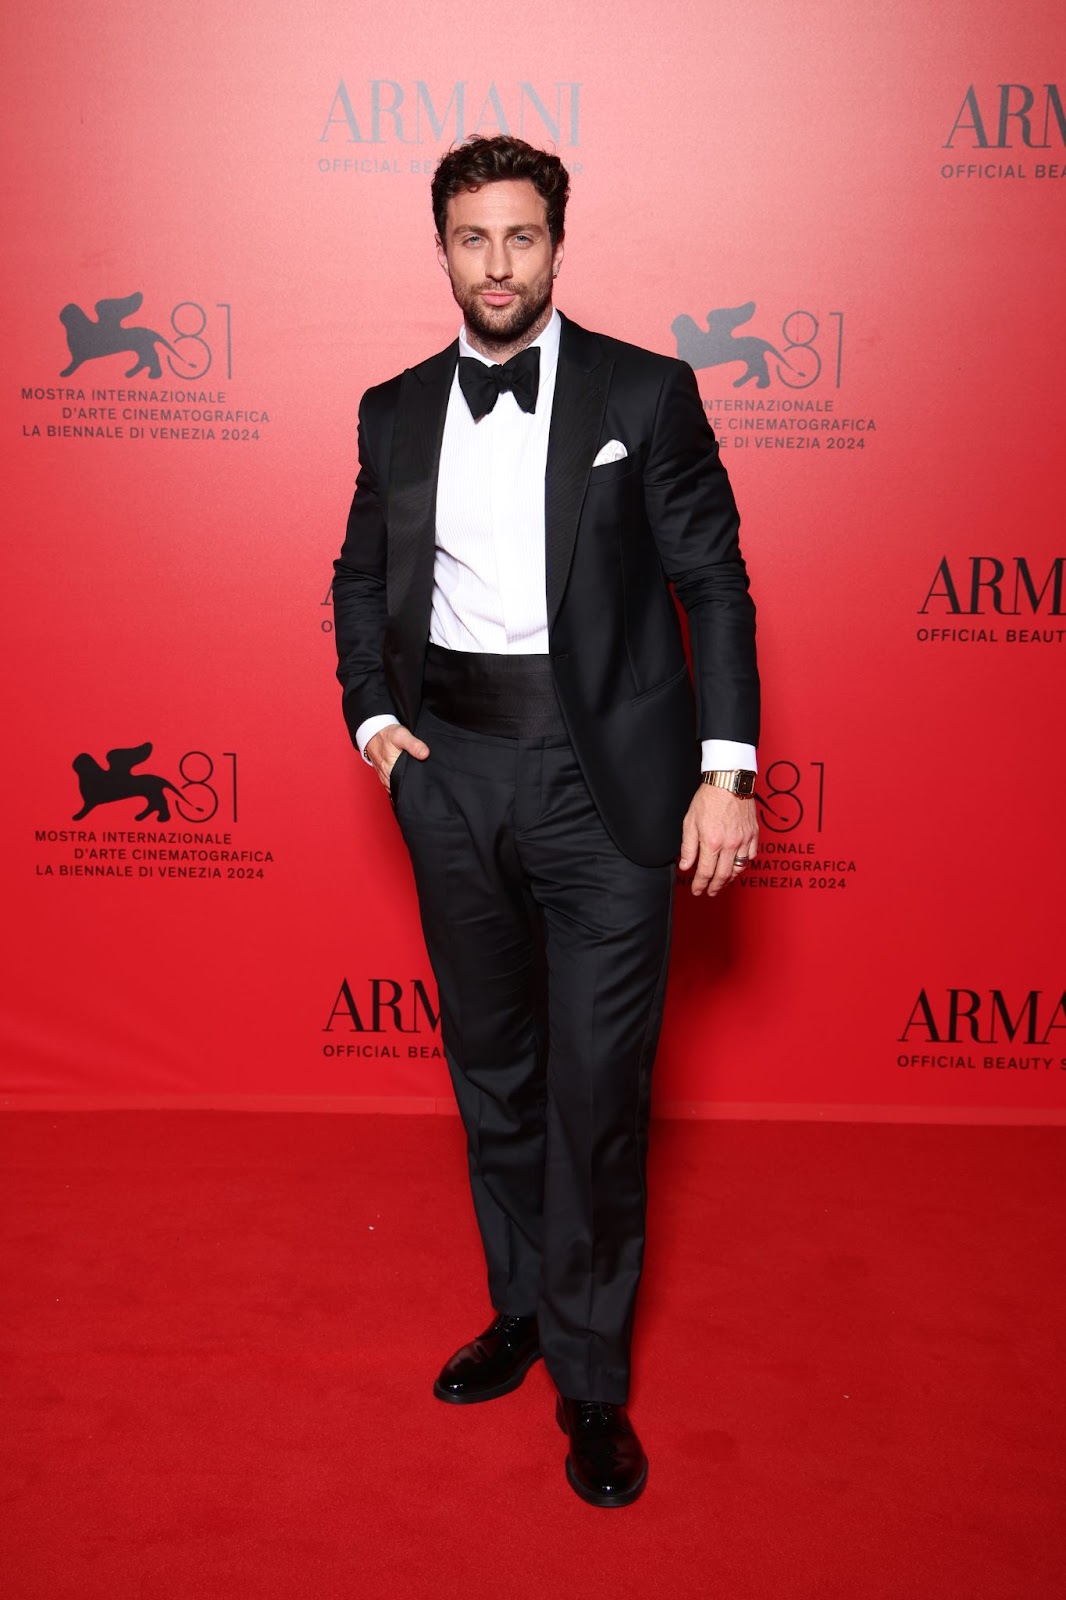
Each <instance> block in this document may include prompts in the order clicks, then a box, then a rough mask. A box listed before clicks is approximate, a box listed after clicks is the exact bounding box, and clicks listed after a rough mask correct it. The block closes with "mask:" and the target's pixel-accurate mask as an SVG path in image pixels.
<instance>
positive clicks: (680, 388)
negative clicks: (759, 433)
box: [644, 361, 759, 745]
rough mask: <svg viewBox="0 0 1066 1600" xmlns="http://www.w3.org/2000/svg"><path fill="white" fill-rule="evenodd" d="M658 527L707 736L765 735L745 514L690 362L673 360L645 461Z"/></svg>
mask: <svg viewBox="0 0 1066 1600" xmlns="http://www.w3.org/2000/svg"><path fill="white" fill-rule="evenodd" d="M644 503H645V507H646V510H647V515H648V521H649V523H650V526H651V530H652V536H653V538H654V540H655V543H656V547H657V549H658V552H659V559H660V561H661V562H662V564H663V570H664V571H665V572H666V575H667V577H668V578H669V580H670V582H671V584H672V585H673V588H674V592H675V593H676V595H677V597H678V599H679V601H680V602H681V605H682V606H683V608H684V610H685V613H686V615H687V617H688V623H689V638H690V642H691V646H692V671H693V677H694V679H695V685H696V727H697V735H698V737H699V738H700V739H711V738H715V739H732V740H736V741H737V742H739V743H743V744H751V745H756V744H758V742H759V673H758V667H757V665H756V656H755V605H754V603H753V601H752V599H751V596H750V594H749V593H748V574H747V569H746V567H745V565H744V558H743V557H742V555H741V553H740V541H739V529H740V517H739V515H738V512H737V507H736V501H735V500H734V499H733V491H732V489H731V487H730V484H729V478H728V476H727V474H726V470H725V467H724V466H723V465H722V461H721V457H720V454H719V450H718V445H717V443H716V441H715V437H714V434H713V432H712V431H711V427H710V424H709V423H708V421H707V418H706V416H705V414H704V410H703V402H702V400H701V399H700V393H699V389H698V387H697V385H696V379H695V376H694V374H693V372H692V369H691V367H689V366H687V365H686V364H685V363H684V362H682V361H676V362H672V363H671V365H670V370H669V372H668V374H667V376H666V378H665V379H664V382H663V385H662V388H661V390H660V393H659V399H658V405H657V408H656V414H655V421H654V424H653V427H652V437H651V443H650V447H649V450H648V456H647V459H646V461H645V467H644Z"/></svg>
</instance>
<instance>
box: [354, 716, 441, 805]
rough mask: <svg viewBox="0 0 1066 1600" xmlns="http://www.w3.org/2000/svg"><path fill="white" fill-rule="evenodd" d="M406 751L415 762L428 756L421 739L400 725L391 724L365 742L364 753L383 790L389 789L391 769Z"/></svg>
mask: <svg viewBox="0 0 1066 1600" xmlns="http://www.w3.org/2000/svg"><path fill="white" fill-rule="evenodd" d="M404 750H406V751H407V754H408V755H409V756H414V758H415V760H416V761H425V759H426V757H427V756H428V755H429V745H428V744H426V743H425V742H424V740H422V739H417V738H416V737H415V735H414V734H413V733H412V732H411V730H410V728H405V727H404V726H403V725H402V724H401V723H398V722H397V723H392V724H391V725H390V726H389V727H387V728H380V729H379V730H378V732H377V733H375V735H374V737H373V738H372V739H370V740H368V741H367V746H366V751H365V752H364V753H365V754H366V755H367V757H368V758H369V759H370V761H371V762H372V763H373V765H374V770H375V771H376V772H377V775H378V777H379V778H380V779H381V781H382V783H383V784H384V785H385V788H386V789H387V788H389V776H390V774H391V772H392V769H393V767H394V766H395V765H396V763H397V761H398V760H399V759H400V755H401V754H402V752H403V751H404Z"/></svg>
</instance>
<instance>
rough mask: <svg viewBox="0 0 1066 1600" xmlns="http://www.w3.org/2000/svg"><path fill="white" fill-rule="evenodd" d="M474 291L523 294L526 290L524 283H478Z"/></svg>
mask: <svg viewBox="0 0 1066 1600" xmlns="http://www.w3.org/2000/svg"><path fill="white" fill-rule="evenodd" d="M474 293H475V294H514V295H524V294H527V293H528V290H527V289H526V287H525V285H524V284H519V283H479V284H478V286H477V288H476V289H475V290H474Z"/></svg>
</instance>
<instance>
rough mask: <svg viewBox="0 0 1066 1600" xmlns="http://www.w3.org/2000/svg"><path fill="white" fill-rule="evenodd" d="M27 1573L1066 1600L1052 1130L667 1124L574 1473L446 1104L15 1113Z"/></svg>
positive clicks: (8, 1450) (304, 1591) (13, 1337)
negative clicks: (628, 1401) (324, 1111)
mask: <svg viewBox="0 0 1066 1600" xmlns="http://www.w3.org/2000/svg"><path fill="white" fill-rule="evenodd" d="M0 1136H2V1139H3V1145H4V1149H3V1156H4V1160H3V1168H4V1174H5V1186H6V1189H7V1191H8V1193H7V1196H6V1198H5V1206H4V1232H5V1238H6V1246H5V1260H4V1263H3V1270H4V1278H3V1284H4V1287H3V1299H4V1313H3V1347H4V1367H5V1371H6V1380H5V1384H4V1389H5V1408H6V1419H5V1421H4V1426H3V1433H2V1437H0V1452H2V1480H3V1481H2V1486H0V1495H2V1499H0V1505H2V1518H3V1523H2V1527H3V1532H2V1535H0V1541H2V1573H0V1593H2V1595H3V1596H4V1600H31V1597H32V1600H67V1597H70V1600H74V1597H77V1600H96V1597H98V1596H99V1597H107V1600H199V1597H201V1596H211V1597H214V1596H219V1597H223V1596H224V1597H226V1600H304V1597H307V1600H341V1597H344V1600H348V1597H352V1600H378V1597H381V1600H385V1597H388V1600H394V1597H406V1596H453V1595H455V1596H459V1595H462V1596H464V1597H470V1600H481V1597H486V1600H488V1597H495V1596H501V1597H504V1600H533V1597H544V1596H546V1597H555V1596H570V1595H574V1596H579V1597H581V1600H601V1597H603V1600H606V1597H608V1596H610V1597H612V1600H614V1597H638V1596H639V1597H642V1600H644V1597H648V1596H660V1595H662V1596H700V1597H702V1596H716V1597H718V1596H720V1597H722V1600H837V1597H839V1600H901V1597H911V1596H912V1597H915V1600H953V1597H958V1600H999V1597H1004V1600H1007V1597H1009V1600H1042V1597H1044V1596H1049V1597H1050V1596H1055V1597H1059V1596H1062V1595H1064V1594H1066V1559H1064V1549H1066V1538H1064V1535H1066V1514H1064V1504H1066V1500H1064V1495H1063V1487H1064V1486H1063V1478H1062V1471H1061V1469H1062V1459H1063V1458H1062V1450H1063V1441H1062V1432H1061V1426H1062V1421H1063V1410H1064V1408H1063V1403H1062V1402H1063V1390H1064V1360H1063V1353H1064V1338H1063V1336H1064V1332H1066V1326H1064V1325H1066V1316H1064V1304H1066V1291H1064V1273H1063V1263H1064V1253H1063V1248H1062V1246H1063V1237H1062V1235H1063V1198H1064V1187H1063V1178H1062V1156H1063V1146H1064V1135H1063V1132H1062V1131H1061V1130H1054V1129H1039V1128H1005V1129H993V1128H951V1127H925V1128H923V1127H913V1126H909V1127H892V1126H875V1127H868V1126H863V1127H858V1126H849V1125H842V1124H834V1125H831V1126H822V1125H816V1124H815V1125H812V1124H781V1123H777V1124H757V1123H699V1124H693V1123H688V1124H679V1123H660V1124H658V1125H657V1126H656V1129H655V1133H654V1142H653V1159H652V1184H651V1197H652V1216H651V1232H650V1238H649V1260H648V1269H647V1272H646V1275H645V1288H644V1291H643V1295H642V1301H641V1312H640V1318H639V1327H638V1365H637V1375H636V1383H635V1392H634V1397H633V1405H632V1411H633V1415H634V1420H635V1421H636V1422H637V1423H638V1425H639V1428H640V1430H641V1433H642V1436H643V1438H644V1441H645V1444H646V1446H647V1448H648V1452H649V1455H650V1457H651V1476H650V1481H649V1486H648V1489H647V1492H646V1494H645V1495H644V1497H643V1499H642V1500H641V1501H639V1502H638V1504H637V1505H635V1506H633V1507H631V1508H629V1509H628V1510H625V1511H612V1512H607V1511H597V1510H594V1509H592V1508H590V1507H587V1506H585V1505H584V1504H582V1503H581V1502H580V1501H579V1500H578V1499H577V1498H576V1497H575V1496H574V1495H573V1493H572V1492H571V1490H570V1489H569V1488H568V1487H567V1485H566V1482H565V1480H564V1477H563V1456H564V1454H565V1443H564V1440H563V1437H562V1435H561V1434H560V1433H559V1432H558V1430H557V1428H556V1426H555V1422H554V1419H553V1415H552V1401H551V1391H550V1387H549V1383H548V1379H547V1377H546V1375H545V1373H544V1371H543V1368H542V1367H540V1366H538V1367H536V1368H535V1369H534V1370H533V1372H532V1373H531V1374H530V1376H529V1378H528V1379H527V1381H526V1383H525V1385H524V1386H523V1388H522V1389H520V1390H519V1391H518V1392H517V1393H516V1394H514V1395H511V1396H508V1397H507V1398H506V1399H503V1400H499V1401H496V1402H494V1403H493V1404H490V1405H483V1406H477V1407H473V1408H469V1409H459V1408H454V1407H446V1406H443V1405H440V1404H439V1403H437V1402H436V1401H434V1400H433V1398H432V1396H431V1394H430V1384H431V1381H432V1378H433V1376H434V1375H435V1372H436V1369H437V1367H438V1366H439V1364H440V1362H441V1361H442V1360H443V1358H444V1357H445V1356H446V1355H448V1354H449V1353H450V1351H451V1349H452V1347H453V1346H454V1345H455V1344H456V1343H458V1342H461V1341H462V1340H463V1339H464V1338H465V1337H467V1336H469V1335H470V1334H472V1333H473V1332H474V1331H476V1329H477V1328H478V1326H479V1325H480V1324H481V1323H482V1321H483V1320H487V1308H486V1304H485V1300H484V1292H483V1287H482V1281H481V1270H480V1265H479V1259H478V1254H477V1245H476V1239H475V1234H474V1228H473V1223H472V1219H471V1215H470V1211H469V1206H468V1201H467V1197H466V1194H465V1190H464V1179H463V1157H462V1151H461V1143H460V1141H461V1133H460V1129H459V1126H458V1124H457V1123H456V1122H454V1121H453V1120H451V1119H447V1118H436V1119H434V1118H416V1117H402V1118H401V1117H397V1118H385V1117H370V1116H366V1117H361V1116H316V1115H284V1114H280V1115H251V1114H249V1115H245V1114H229V1113H199V1112H178V1113H164V1112H159V1113H153V1112H143V1113H134V1112H130V1113H124V1112H113V1113H96V1114H80V1113H66V1114H60V1115H55V1114H50V1113H43V1112H42V1113H13V1114H9V1115H7V1116H5V1117H3V1118H0Z"/></svg>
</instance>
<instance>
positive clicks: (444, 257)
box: [433, 233, 448, 272]
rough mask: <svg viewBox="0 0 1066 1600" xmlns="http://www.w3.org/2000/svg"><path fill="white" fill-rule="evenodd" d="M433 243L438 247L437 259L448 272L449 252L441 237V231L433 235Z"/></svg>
mask: <svg viewBox="0 0 1066 1600" xmlns="http://www.w3.org/2000/svg"><path fill="white" fill-rule="evenodd" d="M433 243H434V244H435V245H436V247H437V260H438V261H439V262H440V264H441V268H442V269H443V271H445V272H447V270H448V252H447V251H446V250H445V248H444V245H443V244H442V242H441V237H440V234H439V233H435V234H434V235H433Z"/></svg>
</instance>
